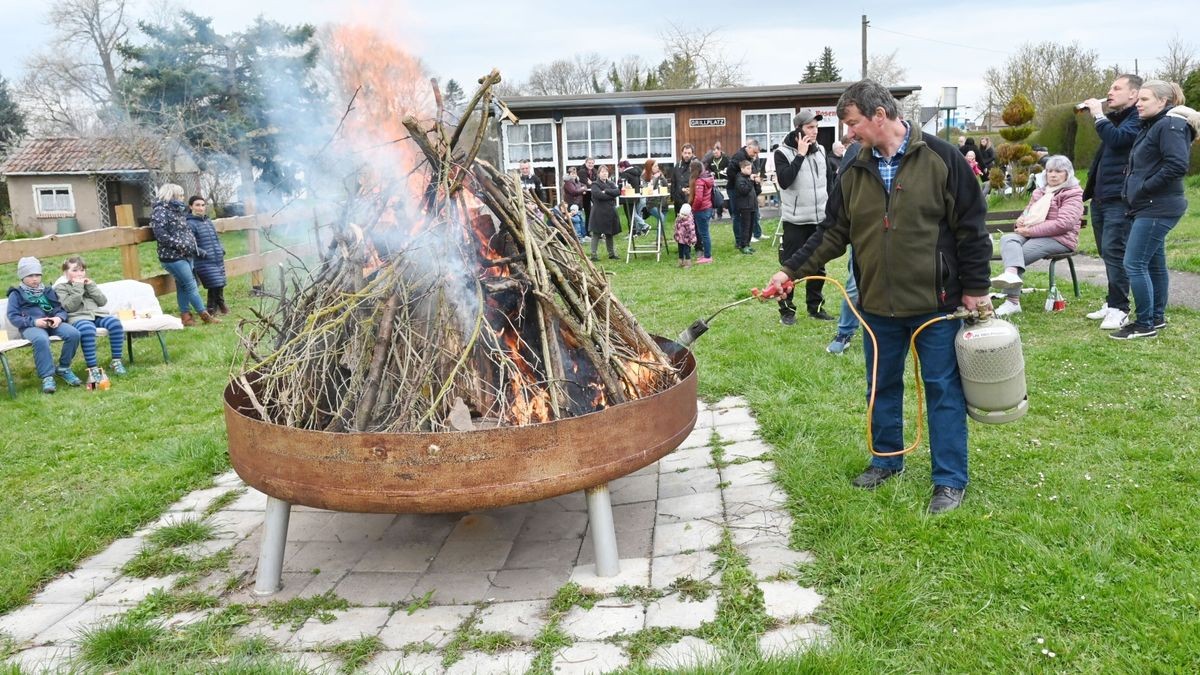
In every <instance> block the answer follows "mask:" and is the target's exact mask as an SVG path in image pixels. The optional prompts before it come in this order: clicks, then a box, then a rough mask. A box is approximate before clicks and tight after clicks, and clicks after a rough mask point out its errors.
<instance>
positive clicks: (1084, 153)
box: [1071, 122, 1100, 170]
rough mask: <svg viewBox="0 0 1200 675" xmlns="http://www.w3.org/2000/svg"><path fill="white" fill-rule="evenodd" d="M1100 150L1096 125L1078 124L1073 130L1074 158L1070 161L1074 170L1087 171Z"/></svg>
mask: <svg viewBox="0 0 1200 675" xmlns="http://www.w3.org/2000/svg"><path fill="white" fill-rule="evenodd" d="M1099 149H1100V134H1098V133H1096V124H1095V123H1094V122H1093V123H1091V124H1079V125H1078V126H1077V127H1076V129H1075V156H1074V157H1073V158H1072V159H1071V161H1072V162H1074V164H1075V168H1076V169H1085V170H1086V169H1087V168H1088V167H1090V166H1091V165H1092V160H1093V159H1095V158H1096V151H1098V150H1099Z"/></svg>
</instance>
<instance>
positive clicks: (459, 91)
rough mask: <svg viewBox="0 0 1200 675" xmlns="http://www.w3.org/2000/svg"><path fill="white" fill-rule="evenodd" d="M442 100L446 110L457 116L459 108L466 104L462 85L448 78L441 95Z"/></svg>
mask: <svg viewBox="0 0 1200 675" xmlns="http://www.w3.org/2000/svg"><path fill="white" fill-rule="evenodd" d="M442 100H443V101H444V102H445V104H446V110H449V111H450V112H453V113H455V114H458V110H459V108H461V107H462V105H463V103H466V102H467V95H466V93H465V92H463V88H462V85H460V84H459V83H458V82H457V81H456V80H455V79H454V78H450V80H449V81H447V82H446V91H445V92H443V93H442Z"/></svg>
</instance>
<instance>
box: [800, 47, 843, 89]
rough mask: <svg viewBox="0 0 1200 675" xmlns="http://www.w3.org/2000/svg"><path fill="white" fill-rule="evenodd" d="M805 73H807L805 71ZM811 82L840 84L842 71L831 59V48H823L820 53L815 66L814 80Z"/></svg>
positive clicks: (832, 58)
mask: <svg viewBox="0 0 1200 675" xmlns="http://www.w3.org/2000/svg"><path fill="white" fill-rule="evenodd" d="M806 72H807V71H806ZM812 81H813V82H841V81H842V71H841V69H840V68H838V67H837V60H836V59H835V58H834V57H833V48H832V47H828V46H827V47H825V49H824V50H823V51H822V52H821V58H820V59H818V60H817V64H816V79H814V80H812Z"/></svg>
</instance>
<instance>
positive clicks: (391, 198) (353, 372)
mask: <svg viewBox="0 0 1200 675" xmlns="http://www.w3.org/2000/svg"><path fill="white" fill-rule="evenodd" d="M499 81H500V75H499V73H498V72H496V71H492V73H491V74H489V75H488V76H487V77H485V78H482V79H481V80H480V87H479V90H478V91H477V92H476V93H475V95H474V97H473V98H472V99H471V100H470V101H469V102H468V104H467V106H466V109H465V112H464V114H463V115H462V118H461V119H462V121H461V122H460V123H459V124H458V125H457V126H456V127H455V128H453V129H450V128H448V127H447V126H446V125H445V124H444V123H443V121H442V120H444V119H445V115H444V114H442V113H443V111H442V110H441V109H440V108H441V105H442V104H441V95H440V92H439V91H438V87H437V83H436V81H435V82H433V87H434V95H435V99H436V100H437V102H438V106H439V111H438V115H437V117H436V119H435V120H432V121H429V120H418V119H416V118H414V117H411V116H409V117H405V119H404V120H403V122H404V126H405V128H406V129H407V130H408V132H409V139H408V141H409V142H411V143H413V144H415V146H416V148H417V152H418V153H419V155H418V157H419V158H420V161H419V163H418V165H417V168H416V170H415V172H414V174H410V175H408V176H399V177H393V178H385V177H380V176H379V175H378V174H377V173H372V174H370V176H369V177H368V178H364V179H360V184H359V185H358V186H357V189H355V190H354V191H353V192H354V194H353V195H352V196H351V197H348V198H346V199H345V202H344V203H343V204H340V205H339V206H340V210H339V213H340V216H339V217H337V218H335V219H334V221H335V222H334V224H333V225H332V226H331V233H330V234H329V235H327V236H328V238H329V243H328V246H326V247H324V249H323V252H322V254H321V259H320V261H319V263H318V264H316V265H314V266H313V267H311V268H309V267H306V266H304V265H302V264H299V263H297V264H296V265H294V266H293V267H292V268H290V269H289V270H287V271H286V273H285V274H283V275H281V281H280V286H279V289H278V291H277V293H276V294H275V302H274V303H272V305H271V309H263V310H262V311H260V312H259V313H258V320H257V321H256V322H253V323H252V324H251V329H250V330H249V331H246V332H245V333H244V334H243V344H244V347H245V349H244V355H245V358H244V360H243V362H242V363H241V364H240V370H241V374H240V375H238V376H237V377H236V378H235V382H236V383H237V384H238V385H239V386H241V387H242V388H243V390H244V391H245V392H246V393H247V394H248V396H249V399H250V401H251V404H252V406H253V408H254V411H255V412H256V414H257V415H258V416H259V417H260V418H261V419H263V420H266V421H269V422H272V423H275V424H280V425H285V426H289V427H294V428H301V429H308V430H322V431H331V432H346V431H361V432H414V431H451V430H458V431H467V430H472V429H479V428H486V427H492V426H502V425H516V426H519V425H524V424H531V423H537V422H544V421H552V420H555V419H562V418H565V417H571V416H576V415H581V414H586V413H589V412H593V411H595V410H600V409H603V408H605V407H608V406H612V405H618V404H620V403H622V402H624V401H628V400H632V399H635V398H639V397H642V396H647V395H651V394H654V393H657V392H659V391H662V390H664V389H667V388H669V387H670V386H672V385H673V384H675V383H676V382H678V375H677V370H676V368H675V366H674V365H673V364H672V362H671V360H670V359H669V358H668V357H667V356H666V355H665V354H664V353H663V352H662V350H660V348H659V346H658V345H657V343H656V342H655V340H654V339H653V338H652V337H651V336H650V335H649V334H647V333H646V332H645V330H643V329H642V328H641V326H640V325H639V324H638V322H637V320H636V318H635V317H634V316H633V315H632V314H631V313H630V312H629V310H628V309H626V308H625V306H624V305H622V304H621V302H620V301H618V300H617V298H616V297H614V296H613V294H612V292H611V290H610V288H609V286H608V283H607V280H606V278H605V275H604V273H603V272H602V271H600V270H598V269H597V268H596V267H594V266H593V265H592V264H591V262H590V261H589V260H588V257H587V255H586V254H585V252H584V251H583V249H582V247H581V246H580V244H579V243H578V241H577V239H576V237H575V236H574V233H573V229H572V227H571V225H570V224H569V223H568V222H567V221H566V219H565V218H563V217H562V216H560V215H559V214H557V213H555V212H552V211H551V210H550V209H548V208H547V206H546V205H545V204H543V203H541V202H540V201H538V200H537V198H536V197H535V196H533V195H530V194H528V193H526V192H524V191H523V190H522V189H521V186H520V183H519V181H517V180H516V179H515V178H514V177H512V176H510V175H507V174H506V173H504V172H502V171H499V170H497V168H496V167H494V166H492V165H491V164H489V163H488V162H486V161H485V160H483V159H481V158H479V157H478V156H477V155H478V152H479V149H480V147H481V145H482V143H483V141H484V138H485V136H486V134H487V130H488V126H489V121H490V120H491V116H492V113H493V109H494V108H495V109H498V110H501V111H503V110H504V108H503V104H502V103H500V102H499V101H497V100H495V99H494V97H493V95H492V87H493V86H494V85H496V84H497V83H498V82H499ZM494 104H495V105H494ZM364 173H367V172H364ZM414 186H416V187H414Z"/></svg>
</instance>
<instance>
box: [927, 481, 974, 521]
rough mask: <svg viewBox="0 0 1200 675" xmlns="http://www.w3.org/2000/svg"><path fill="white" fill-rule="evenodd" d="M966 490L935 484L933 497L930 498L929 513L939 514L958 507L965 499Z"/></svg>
mask: <svg viewBox="0 0 1200 675" xmlns="http://www.w3.org/2000/svg"><path fill="white" fill-rule="evenodd" d="M965 493H966V490H965V489H963V490H960V489H958V488H952V487H949V486H947V485H934V486H933V499H931V500H929V513H931V514H938V513H945V512H947V511H953V510H954V509H957V508H958V507H959V506H960V505H961V504H962V500H963V495H964V494H965Z"/></svg>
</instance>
